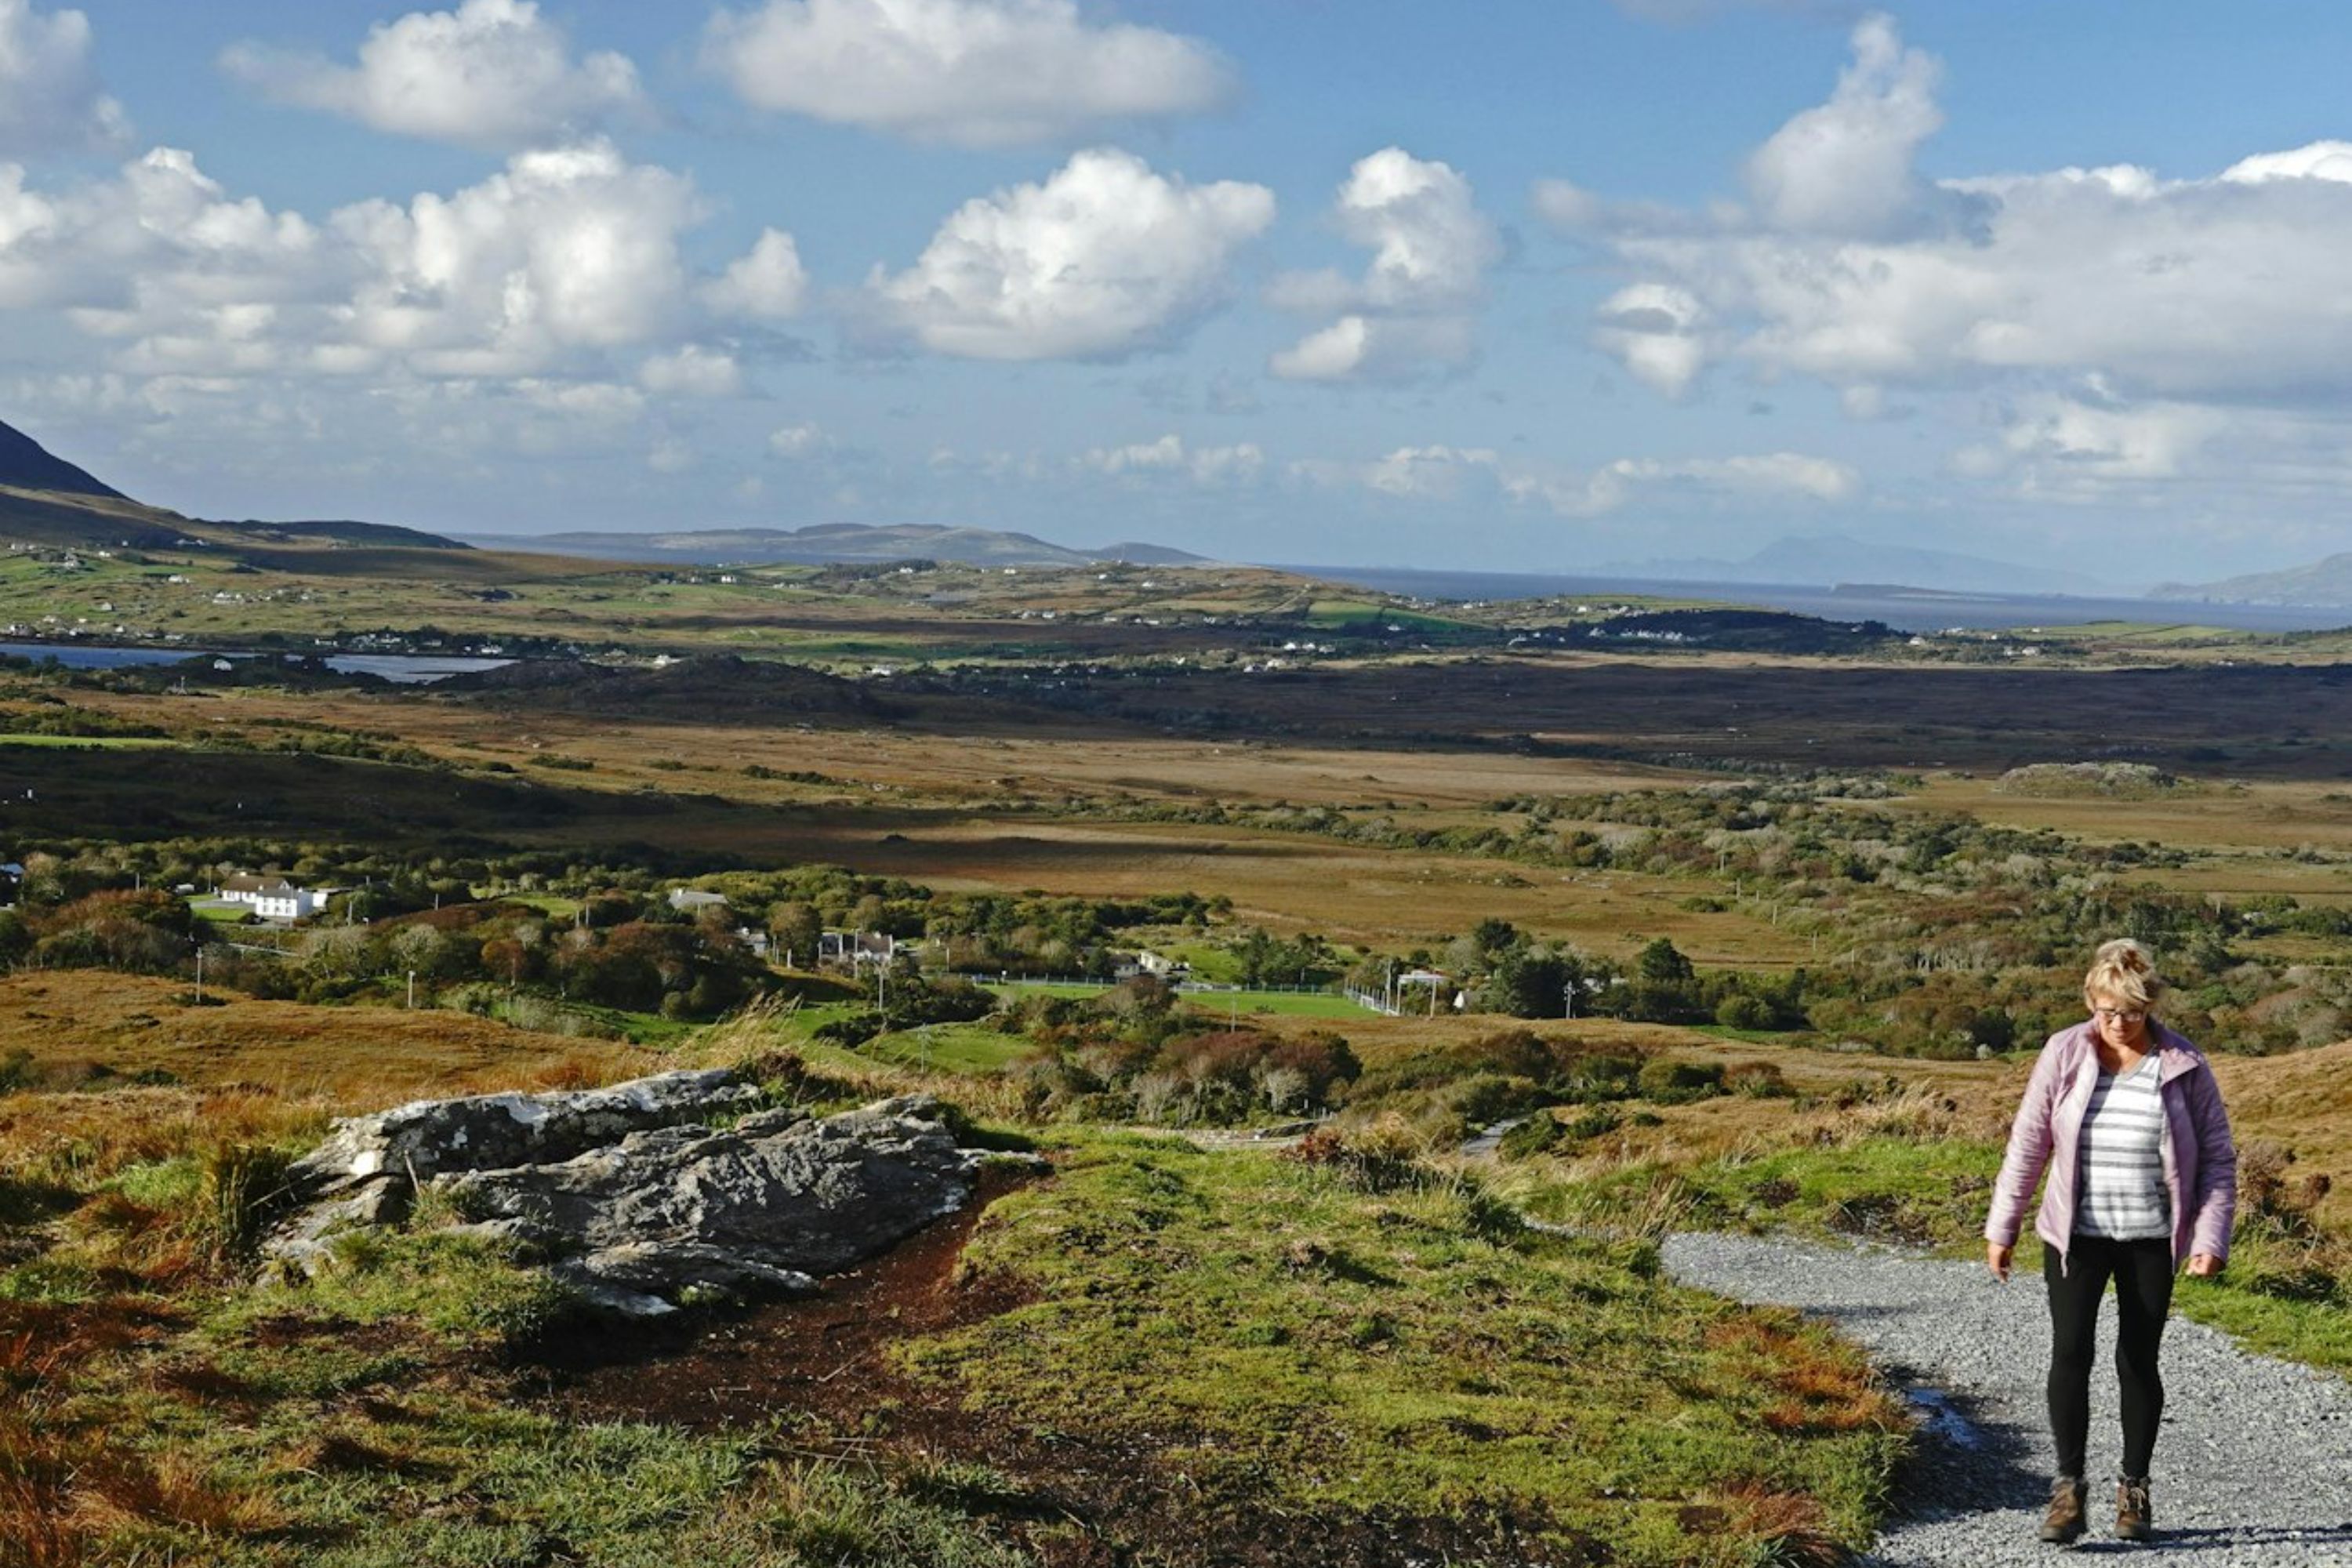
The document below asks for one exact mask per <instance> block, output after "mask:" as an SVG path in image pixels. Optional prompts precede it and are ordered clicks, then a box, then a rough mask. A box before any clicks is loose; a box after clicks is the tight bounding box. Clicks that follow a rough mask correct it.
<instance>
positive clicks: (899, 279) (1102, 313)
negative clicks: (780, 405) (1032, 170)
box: [866, 148, 1275, 360]
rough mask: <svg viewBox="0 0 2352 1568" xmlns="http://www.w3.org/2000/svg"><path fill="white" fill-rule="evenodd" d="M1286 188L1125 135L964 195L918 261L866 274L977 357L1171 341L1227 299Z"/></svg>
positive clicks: (947, 344) (917, 319)
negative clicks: (1200, 164) (1197, 163)
mask: <svg viewBox="0 0 2352 1568" xmlns="http://www.w3.org/2000/svg"><path fill="white" fill-rule="evenodd" d="M1274 205H1275V204H1274V193H1273V192H1271V191H1269V190H1267V189H1266V188H1265V186H1263V185H1252V184H1238V183H1235V182H1233V181H1220V182H1219V183H1217V184H1210V185H1192V184H1186V183H1185V182H1184V181H1182V180H1181V179H1178V178H1175V177H1172V176H1168V175H1162V174H1156V173H1154V172H1153V171H1152V170H1151V168H1150V166H1149V165H1147V164H1146V163H1144V162H1143V161H1142V160H1141V159H1139V158H1137V157H1135V156H1134V155H1133V154H1131V153H1123V152H1120V151H1118V150H1117V149H1115V148H1100V149H1096V150H1094V151H1090V152H1084V153H1077V154H1076V155H1075V156H1074V157H1072V158H1071V159H1070V161H1069V163H1067V164H1066V165H1064V167H1063V168H1062V169H1061V170H1060V171H1058V172H1057V173H1056V174H1054V176H1053V177H1052V178H1051V179H1049V180H1047V181H1046V182H1045V184H1042V185H1019V186H1015V187H1014V188H1013V189H1011V190H1008V191H999V192H997V193H996V194H995V195H992V196H987V197H982V198H979V199H976V200H973V201H971V202H967V203H965V204H964V205H962V206H961V207H960V208H958V209H957V210H956V211H955V212H954V213H953V214H952V215H950V216H949V218H948V219H947V221H946V222H945V223H943V224H941V225H940V229H939V232H938V233H937V234H936V235H934V236H933V237H932V238H931V242H930V244H929V246H928V247H925V248H924V251H923V254H922V256H921V257H920V258H919V259H918V260H917V261H916V263H915V265H914V266H913V267H912V268H908V270H907V271H905V272H901V273H898V275H896V276H895V277H892V276H886V275H885V274H884V273H883V271H882V269H881V268H878V267H877V268H875V271H874V274H873V276H872V277H871V278H870V279H868V281H867V285H866V287H867V289H868V291H869V294H870V297H871V299H872V300H873V302H874V304H875V306H876V307H877V310H878V311H879V313H880V314H881V316H882V318H883V319H884V320H885V321H887V322H888V323H889V324H890V325H892V326H894V327H895V328H897V329H898V331H903V332H905V333H907V334H908V335H909V336H911V337H913V338H914V339H915V340H916V341H917V342H920V343H921V344H922V345H923V346H924V347H926V348H928V349H930V350H932V351H933V352H934V353H943V354H954V355H958V356H961V357H963V358H968V359H995V360H1032V359H1118V358H1122V357H1124V356H1126V355H1129V354H1131V353H1139V352H1144V351H1147V350H1151V349H1156V348H1162V347H1165V346H1167V345H1169V344H1170V343H1171V342H1173V341H1174V340H1175V339H1177V338H1178V337H1179V336H1181V333H1182V332H1183V331H1184V330H1185V329H1186V328H1187V327H1189V326H1190V325H1191V324H1192V321H1194V320H1195V319H1197V318H1198V317H1199V316H1201V315H1202V314H1203V313H1204V312H1206V311H1207V310H1211V309H1212V308H1213V307H1214V306H1216V305H1217V304H1219V303H1220V302H1222V300H1223V298H1224V294H1225V268H1226V264H1227V262H1228V261H1229V260H1230V259H1231V258H1232V256H1233V254H1234V251H1235V250H1237V249H1238V248H1239V247H1241V246H1243V245H1244V244H1245V243H1247V242H1248V241H1249V240H1251V239H1253V238H1255V237H1256V236H1257V235H1259V234H1260V233H1262V232H1263V231H1264V230H1265V227H1266V226H1267V225H1269V224H1271V223H1272V222H1273V221H1274Z"/></svg>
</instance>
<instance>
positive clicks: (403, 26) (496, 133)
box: [221, 0, 650, 147]
mask: <svg viewBox="0 0 2352 1568" xmlns="http://www.w3.org/2000/svg"><path fill="white" fill-rule="evenodd" d="M221 66H222V68H223V69H225V70H226V71H227V72H228V73H229V74H230V75H231V76H234V77H236V79H239V80H241V81H243V82H245V83H247V85H249V86H251V87H253V88H255V89H258V90H259V91H260V92H261V93H262V94H263V95H264V96H266V97H268V98H270V99H274V100H277V101H278V102H280V103H290V104H294V105H297V106H299V107H300V108H304V109H317V110H325V111H326V112H328V113H331V114H338V115H341V116H343V117H344V118H346V119H350V120H356V121H359V122H360V123H361V124H362V125H368V126H373V128H374V129H376V130H378V131H388V132H394V133H395V134H398V135H403V136H421V137H425V138H428V139H430V140H433V141H438V142H458V143H461V144H464V145H467V146H482V147H523V146H530V145H535V144H544V143H546V142H552V141H560V140H565V139H568V138H571V137H574V136H577V135H580V134H582V133H583V132H588V131H592V130H594V129H596V128H597V127H599V126H603V125H607V124H611V123H613V122H614V121H625V120H636V119H642V118H645V117H646V115H647V114H648V113H649V112H650V111H649V108H648V105H647V103H646V98H645V94H644V92H643V90H642V89H640V88H639V86H638V83H637V70H636V67H635V66H634V65H632V64H631V63H630V62H629V60H628V59H627V58H625V56H622V55H618V54H613V53H609V52H607V53H601V54H593V55H590V56H588V57H586V58H583V59H582V60H580V61H578V62H576V63H575V62H574V61H573V60H572V55H571V49H570V47H569V45H568V44H567V43H566V42H565V40H564V37H563V34H562V31H561V29H559V28H557V27H556V26H553V25H552V24H551V23H549V22H547V21H544V20H542V19H541V16H540V15H539V7H538V6H537V5H535V4H533V3H532V0H464V4H462V5H459V6H458V7H457V9H456V10H455V11H413V12H411V13H409V14H408V15H407V16H402V17H400V18H399V19H397V20H396V21H391V22H380V23H378V24H376V26H373V27H372V28H370V29H369V30H368V36H367V38H366V41H365V42H363V43H362V44H361V45H360V50H359V63H358V64H357V65H356V66H340V65H336V64H334V63H333V62H332V61H330V60H327V59H324V58H320V57H318V56H312V55H299V54H289V53H287V52H285V51H283V50H279V49H273V48H271V47H268V46H267V45H263V44H254V43H246V44H237V45H235V46H233V47H230V48H228V49H227V50H226V51H224V52H223V54H222V56H221Z"/></svg>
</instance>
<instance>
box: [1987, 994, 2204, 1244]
mask: <svg viewBox="0 0 2352 1568" xmlns="http://www.w3.org/2000/svg"><path fill="white" fill-rule="evenodd" d="M2148 1029H2149V1032H2150V1033H2151V1034H2153V1035H2154V1037H2155V1043H2156V1047H2157V1076H2158V1082H2159V1083H2160V1084H2161V1085H2162V1096H2163V1101H2164V1124H2165V1139H2164V1142H2163V1145H2162V1148H2161V1152H2162V1154H2163V1157H2164V1184H2165V1188H2166V1190H2167V1191H2168V1193H2169V1194H2171V1197H2172V1263H2173V1267H2174V1268H2179V1266H2180V1265H2181V1264H2182V1263H2184V1262H2186V1261H2188V1259H2189V1258H2190V1257H2192V1256H2193V1255H2195V1254H2197V1253H2200V1252H2209V1253H2211V1254H2212V1255H2213V1257H2214V1258H2228V1257H2229V1256H2230V1222H2231V1219H2232V1218H2233V1217H2235V1215H2236V1214H2237V1210H2238V1151H2237V1148H2236V1146H2235V1145H2233V1144H2232V1143H2231V1142H2230V1116H2229V1112H2227V1111H2226V1110H2223V1109H2222V1108H2221V1086H2220V1085H2218V1084H2216V1083H2215V1082H2214V1081H2213V1069H2212V1068H2211V1067H2210V1066H2209V1065H2208V1064H2207V1062H2206V1060H2205V1056H2204V1053H2203V1052H2201V1051H2200V1050H2199V1049H2198V1048H2197V1047H2195V1046H2192V1045H2190V1044H2189V1042H2188V1041H2187V1040H2186V1039H2184V1038H2182V1037H2180V1036H2179V1035H2177V1034H2175V1033H2173V1032H2172V1031H2171V1030H2170V1029H2168V1028H2166V1027H2165V1026H2163V1025H2161V1024H2158V1023H2155V1022H2153V1021H2151V1022H2150V1023H2149V1025H2148ZM2098 1077H2099V1057H2098V1052H2097V1050H2096V1049H2095V1048H2094V1047H2093V1045H2092V1026H2091V1024H2090V1022H2089V1020H2087V1019H2085V1020H2084V1022H2082V1023H2080V1024H2077V1025H2075V1026H2074V1027H2073V1028H2071V1029H2061V1030H2059V1031H2058V1032H2057V1033H2056V1034H2054V1035H2053V1036H2051V1037H2050V1039H2049V1042H2048V1043H2047V1044H2045V1045H2044V1046H2043V1047H2042V1057H2041V1059H2040V1060H2038V1061H2036V1062H2035V1063H2034V1064H2033V1077H2032V1079H2031V1080H2030V1081H2028V1082H2027V1084H2026V1086H2025V1099H2024V1100H2023V1102H2022V1103H2021V1104H2020V1105H2019V1106H2018V1108H2017V1120H2016V1121H2014V1122H2013V1123H2011V1127H2010V1130H2009V1152H2008V1153H2007V1154H2006V1155H2005V1156H2003V1158H2002V1160H2001V1162H2000V1176H1999V1177H1997V1178H1996V1179H1995V1180H1994V1182H1993V1189H1992V1213H1991V1214H1990V1215H1989V1216H1988V1217H1987V1218H1986V1220H1985V1230H1984V1233H1985V1239H1986V1240H1987V1241H1990V1242H1994V1243H1997V1244H1999V1245H2000V1246H2002V1247H2014V1246H2016V1245H2017V1233H2018V1227H2019V1226H2021V1224H2022V1223H2023V1221H2024V1218H2025V1205H2027V1204H2028V1203H2030V1202H2032V1198H2033V1187H2034V1184H2035V1183H2037V1182H2039V1181H2041V1179H2042V1170H2043V1168H2044V1167H2047V1168H2048V1170H2049V1173H2050V1181H2049V1184H2047V1186H2045V1187H2044V1188H2043V1191H2042V1208H2041V1210H2040V1212H2039V1213H2038V1214H2037V1215H2035V1216H2034V1221H2033V1229H2034V1234H2036V1235H2037V1236H2039V1237H2042V1240H2043V1241H2045V1242H2047V1243H2049V1244H2050V1245H2051V1246H2052V1247H2056V1248H2057V1249H2058V1255H2059V1267H2060V1268H2062V1269H2063V1268H2064V1267H2065V1258H2066V1251H2067V1248H2068V1247H2070V1246H2071V1245H2072V1240H2073V1237H2074V1182H2075V1163H2076V1162H2075V1147H2076V1141H2077V1140H2078V1139H2079V1138H2080V1137H2081V1135H2082V1131H2083V1115H2084V1111H2085V1110H2087V1109H2088V1108H2089V1106H2090V1103H2091V1091H2092V1089H2095V1088H2096V1087H2097V1084H2098Z"/></svg>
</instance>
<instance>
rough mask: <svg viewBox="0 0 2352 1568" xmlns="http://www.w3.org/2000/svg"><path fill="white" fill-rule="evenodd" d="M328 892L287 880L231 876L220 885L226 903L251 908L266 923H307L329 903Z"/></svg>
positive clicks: (221, 894) (281, 878)
mask: <svg viewBox="0 0 2352 1568" xmlns="http://www.w3.org/2000/svg"><path fill="white" fill-rule="evenodd" d="M328 891H329V889H324V888H319V889H311V888H298V887H296V886H295V885H294V884H293V883H291V882H289V881H288V880H287V879H285V878H283V877H231V878H229V879H227V880H226V881H224V882H222V883H221V885H220V896H221V898H222V900H224V901H226V902H228V903H232V904H246V905H249V906H250V907H251V908H252V910H253V912H254V913H255V914H257V915H259V916H260V917H261V918H262V919H263V920H266V921H307V920H309V919H310V917H311V916H312V915H315V914H317V913H318V912H319V910H320V907H321V906H323V905H324V904H325V903H326V901H327V893H328Z"/></svg>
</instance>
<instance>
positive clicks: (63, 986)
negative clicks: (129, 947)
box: [0, 970, 658, 1142]
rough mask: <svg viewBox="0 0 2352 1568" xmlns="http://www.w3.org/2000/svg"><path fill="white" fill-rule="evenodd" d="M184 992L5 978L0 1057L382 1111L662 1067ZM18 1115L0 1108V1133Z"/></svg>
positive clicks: (481, 1025) (68, 1075)
mask: <svg viewBox="0 0 2352 1568" xmlns="http://www.w3.org/2000/svg"><path fill="white" fill-rule="evenodd" d="M187 991H188V987H187V985H186V984H184V983H183V982H173V981H166V980H159V979H154V978H152V977H148V976H143V975H132V974H116V973H109V972H106V971H102V970H41V971H31V972H26V973H17V974H13V975H10V976H7V977H6V978H5V979H0V1054H5V1053H8V1052H10V1051H14V1050H24V1051H27V1052H30V1053H31V1055H32V1058H33V1060H34V1062H35V1063H36V1064H37V1066H38V1067H39V1068H41V1069H43V1070H44V1071H45V1072H47V1073H48V1074H51V1075H54V1076H56V1077H58V1078H60V1079H64V1080H66V1081H73V1080H76V1079H79V1078H83V1077H86V1076H87V1073H88V1069H89V1068H91V1067H93V1066H101V1065H102V1066H104V1067H106V1068H111V1069H112V1070H113V1071H114V1072H115V1073H117V1074H120V1075H121V1076H124V1077H129V1076H131V1075H134V1074H137V1073H142V1072H152V1071H159V1070H160V1071H162V1072H166V1073H169V1074H171V1075H172V1076H173V1078H175V1079H180V1080H182V1081H183V1082H185V1083H190V1084H210V1085H226V1084H239V1085H245V1086H249V1087H251V1088H254V1089H260V1090H263V1091H266V1092H268V1094H271V1095H275V1096H278V1097H280V1098H303V1097H311V1096H316V1097H320V1098H323V1099H325V1100H331V1101H333V1102H335V1103H337V1104H381V1105H391V1104H396V1103H398V1102H399V1101H401V1100H411V1099H415V1098H417V1097H419V1096H421V1095H427V1094H461V1093H468V1092H474V1091H478V1090H481V1089H510V1088H513V1087H515V1086H517V1085H518V1084H530V1083H533V1082H536V1081H540V1080H542V1079H563V1078H565V1077H567V1076H569V1077H574V1078H576V1077H578V1076H580V1075H581V1074H583V1073H585V1074H586V1075H588V1076H591V1077H593V1078H594V1079H596V1080H597V1081H605V1080H607V1079H614V1078H625V1077H628V1076H631V1074H632V1073H634V1072H636V1071H641V1070H650V1068H649V1066H648V1064H650V1063H652V1062H654V1061H656V1060H657V1059H658V1058H655V1057H653V1056H651V1055H650V1054H649V1053H646V1052H644V1051H640V1050H638V1049H636V1048H635V1047H630V1046H627V1045H623V1044H616V1043H610V1042H605V1041H598V1040H585V1039H574V1038H569V1037H563V1036H559V1035H539V1034H533V1033H531V1032H530V1031H528V1030H522V1029H514V1028H509V1027H508V1026H505V1025H503V1024H498V1023H493V1022H491V1021H490V1020H488V1019H486V1018H477V1017H475V1016H472V1015H470V1014H466V1013H445V1012H435V1011H430V1010H425V1009H419V1010H417V1011H415V1012H410V1011H407V1010H405V1009H394V1008H375V1007H369V1008H353V1007H311V1006H304V1005H299V1004H297V1003H290V1002H256V1001H252V1000H250V999H247V998H244V997H237V996H235V995H234V994H229V995H231V996H232V999H231V1000H230V1001H229V1002H228V1003H227V1005H223V1006H207V1007H194V1006H189V1005H185V1004H184V1002H182V1001H181V1000H180V998H181V997H182V996H184V994H186V993H187ZM213 994H215V996H218V995H221V994H224V993H220V992H217V991H215V992H214V993H213ZM9 1103H10V1102H8V1101H6V1100H0V1128H5V1122H6V1119H7V1117H8V1115H9V1114H10V1112H9V1110H8V1106H9ZM0 1142H5V1131H0Z"/></svg>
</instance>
